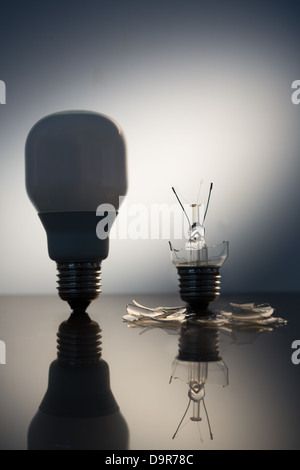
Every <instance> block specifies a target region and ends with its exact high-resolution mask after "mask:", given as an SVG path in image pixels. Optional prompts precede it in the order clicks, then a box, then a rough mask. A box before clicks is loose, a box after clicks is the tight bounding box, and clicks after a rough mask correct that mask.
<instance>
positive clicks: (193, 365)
mask: <svg viewBox="0 0 300 470" xmlns="http://www.w3.org/2000/svg"><path fill="white" fill-rule="evenodd" d="M173 379H179V380H181V381H182V382H184V383H186V384H188V387H189V389H188V397H189V401H188V406H187V408H186V410H185V412H184V415H183V417H182V419H181V421H180V423H179V425H178V427H177V429H176V431H175V433H174V435H173V439H174V438H175V437H176V435H177V433H178V431H179V429H180V428H181V426H182V423H183V421H184V419H185V417H186V415H187V413H188V411H189V408H190V407H191V406H192V414H191V416H190V421H194V422H200V421H202V417H201V412H202V411H201V410H202V408H203V410H204V413H205V415H206V419H207V424H208V428H209V434H210V438H211V439H212V438H213V436H212V431H211V426H210V421H209V417H208V413H207V409H206V406H205V401H204V398H205V386H206V384H208V383H210V384H213V383H214V384H219V385H222V386H223V387H226V386H228V369H227V366H226V364H225V362H224V361H223V360H222V358H221V356H220V351H219V331H218V329H217V328H209V327H202V326H198V325H197V324H185V325H183V327H182V328H181V332H180V338H179V352H178V356H177V357H176V359H175V360H174V362H173V367H172V374H171V378H170V383H171V382H172V380H173Z"/></svg>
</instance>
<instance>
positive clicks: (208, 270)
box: [177, 266, 221, 316]
mask: <svg viewBox="0 0 300 470" xmlns="http://www.w3.org/2000/svg"><path fill="white" fill-rule="evenodd" d="M177 271H178V275H179V293H180V297H181V299H182V300H183V301H184V302H186V304H187V305H188V311H189V312H191V313H194V314H196V315H199V316H205V315H208V314H209V313H210V312H209V309H208V307H209V305H210V304H211V302H213V301H215V300H217V299H218V297H219V296H220V283H221V282H220V278H221V276H220V274H219V267H217V266H178V267H177Z"/></svg>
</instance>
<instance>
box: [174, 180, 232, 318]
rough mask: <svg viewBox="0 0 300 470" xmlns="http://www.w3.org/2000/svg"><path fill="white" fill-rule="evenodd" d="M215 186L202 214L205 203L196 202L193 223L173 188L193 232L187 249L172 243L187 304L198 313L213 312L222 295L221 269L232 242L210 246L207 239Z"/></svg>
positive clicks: (193, 208)
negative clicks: (206, 222) (206, 224)
mask: <svg viewBox="0 0 300 470" xmlns="http://www.w3.org/2000/svg"><path fill="white" fill-rule="evenodd" d="M212 187H213V186H212V184H211V185H210V190H209V196H208V201H207V204H206V209H205V211H204V214H203V215H202V216H201V215H200V209H203V208H202V206H201V205H198V204H192V206H191V207H192V222H191V221H190V219H189V217H188V215H187V213H186V211H185V209H184V207H183V205H182V203H181V202H180V200H179V198H178V196H177V193H176V191H175V190H174V188H173V191H174V193H175V195H176V197H177V199H178V202H179V203H180V205H181V207H182V209H183V211H184V213H185V215H186V217H187V219H188V223H189V231H188V239H187V241H186V243H185V247H184V248H183V249H181V250H177V249H175V248H174V247H173V246H172V244H171V243H170V249H171V255H172V262H173V264H174V265H175V266H176V268H177V271H178V275H179V287H180V296H181V299H182V300H183V301H184V302H186V303H187V305H188V307H189V310H190V313H195V314H196V315H207V314H209V310H208V306H209V304H210V303H211V302H213V301H214V300H216V299H217V298H218V297H219V295H220V277H221V276H220V274H219V269H220V267H221V266H222V265H223V264H224V262H225V260H226V259H227V256H228V246H229V243H228V242H227V241H224V242H223V243H221V244H220V245H215V246H207V244H206V240H205V229H204V222H205V218H206V214H207V209H208V205H209V201H210V195H211V191H212ZM202 212H203V210H202Z"/></svg>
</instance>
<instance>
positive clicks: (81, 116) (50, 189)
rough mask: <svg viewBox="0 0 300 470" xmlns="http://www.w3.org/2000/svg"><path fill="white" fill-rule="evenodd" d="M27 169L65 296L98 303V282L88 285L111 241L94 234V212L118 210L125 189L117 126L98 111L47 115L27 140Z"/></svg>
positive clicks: (122, 149)
mask: <svg viewBox="0 0 300 470" xmlns="http://www.w3.org/2000/svg"><path fill="white" fill-rule="evenodd" d="M25 169H26V189H27V193H28V196H29V198H30V200H31V202H32V203H33V205H34V206H35V208H36V209H37V211H38V214H39V217H40V219H41V221H42V223H43V225H44V228H45V230H46V233H47V239H48V251H49V256H50V258H51V259H53V260H55V261H56V262H57V263H58V270H59V272H60V273H61V275H60V282H61V284H60V285H62V284H64V288H63V289H60V295H61V297H62V298H64V299H65V300H68V299H69V298H70V297H71V298H72V299H74V297H80V296H82V295H86V299H87V300H88V301H89V300H91V299H93V298H95V295H98V293H99V280H97V281H95V282H94V280H93V281H92V284H91V283H90V282H89V280H91V279H94V277H95V276H94V274H95V273H96V271H97V273H98V272H99V265H100V263H101V261H102V260H103V259H105V258H106V257H107V256H108V236H107V238H106V239H104V240H100V239H99V238H98V237H97V234H96V226H97V222H99V218H98V219H97V217H96V210H97V207H98V206H99V205H100V204H110V205H111V206H112V207H114V210H115V211H117V210H118V208H119V200H120V199H119V197H120V196H122V195H125V194H126V189H127V179H126V152H125V143H124V138H123V135H122V132H121V130H120V128H119V126H118V125H117V124H116V123H115V122H113V121H112V120H111V119H110V118H108V117H106V116H103V115H101V114H97V113H94V112H86V111H71V112H61V113H56V114H52V115H50V116H46V117H45V118H43V119H41V120H40V121H38V122H37V123H36V124H35V126H33V128H32V129H31V131H30V132H29V135H28V137H27V141H26V148H25ZM107 235H108V234H107ZM91 263H92V264H91ZM93 263H94V264H93ZM60 268H61V269H60ZM85 268H87V270H86V269H85ZM69 274H70V275H69ZM82 274H83V276H82ZM97 275H98V274H97ZM79 279H80V282H79V283H78V282H77V281H78V280H79ZM65 281H67V282H65ZM66 290H67V292H66ZM63 291H64V292H63ZM79 291H80V292H79ZM96 291H97V292H96ZM72 299H71V300H72Z"/></svg>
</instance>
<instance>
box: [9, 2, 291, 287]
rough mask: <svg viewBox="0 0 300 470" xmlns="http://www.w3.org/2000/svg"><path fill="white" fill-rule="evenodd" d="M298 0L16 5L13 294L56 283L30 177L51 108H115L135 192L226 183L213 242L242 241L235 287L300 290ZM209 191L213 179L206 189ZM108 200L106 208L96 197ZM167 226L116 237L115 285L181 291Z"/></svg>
mask: <svg viewBox="0 0 300 470" xmlns="http://www.w3.org/2000/svg"><path fill="white" fill-rule="evenodd" d="M299 10H300V6H299V2H296V1H289V0H288V1H278V2H276V1H275V2H274V1H272V2H271V1H251V2H250V1H249V2H244V1H211V0H209V1H208V0H207V1H193V0H184V1H175V0H172V1H169V0H167V1H166V0H162V1H156V0H152V1H151V2H150V1H148V2H145V1H130V0H129V1H120V0H116V1H114V0H110V1H95V0H94V1H90V0H88V1H66V0H63V1H60V2H31V1H27V2H22V3H21V2H19V3H16V2H10V3H9V4H8V3H6V5H5V6H3V5H1V28H0V79H1V80H4V81H5V83H6V87H7V96H6V103H7V104H5V105H1V106H0V213H1V233H0V237H1V243H0V256H1V263H0V266H1V268H0V269H1V271H0V275H1V284H0V293H1V294H15V293H54V292H55V266H54V263H53V262H51V261H50V260H49V258H48V254H47V247H46V237H45V233H44V230H43V228H42V226H41V224H40V222H39V220H38V217H37V215H36V213H35V210H34V208H33V207H32V206H31V204H30V202H29V200H28V198H27V195H26V192H25V184H24V144H25V140H26V137H27V134H28V132H29V130H30V128H31V127H32V125H34V124H35V122H36V121H37V120H39V119H40V118H41V117H43V116H45V115H47V114H49V113H52V112H56V111H61V110H65V109H90V110H93V111H97V112H100V113H104V114H107V115H110V116H111V117H112V118H114V119H115V120H116V121H117V122H118V123H119V124H120V125H121V127H122V128H123V131H124V133H125V136H126V141H127V150H128V174H129V192H128V197H127V205H128V207H131V205H132V204H136V203H139V204H145V205H147V207H150V204H151V203H166V204H170V205H171V204H174V202H175V201H174V195H173V193H172V191H171V186H175V187H177V188H178V189H180V192H181V193H182V194H184V195H185V196H186V198H187V199H188V200H189V202H194V200H195V198H196V197H197V194H198V188H199V182H200V180H201V179H202V180H203V181H204V183H205V184H206V185H207V186H208V185H209V183H210V181H213V182H214V192H213V195H212V201H211V206H210V212H209V215H208V218H207V225H206V230H207V241H208V243H209V244H214V243H219V242H221V241H222V240H224V239H226V240H229V241H230V257H229V259H228V261H227V262H226V264H225V266H224V268H223V271H222V273H223V276H222V286H223V290H224V292H225V291H226V292H242V291H299V283H298V265H299V261H300V259H299V241H298V238H299V226H300V223H299V217H298V213H299V209H298V208H299V201H300V189H299V166H300V165H299V148H300V146H299V144H300V134H299V122H300V105H299V107H297V106H295V105H293V104H292V102H291V95H292V90H291V84H292V82H293V81H294V80H296V79H300V60H299V45H300V31H299V23H298V18H299ZM203 198H206V192H205V191H204V193H203ZM95 209H96V208H95ZM176 278H177V275H176V272H175V268H174V267H173V266H172V264H171V262H170V257H169V251H168V244H167V241H166V240H151V239H149V240H112V242H111V247H110V256H109V258H108V260H107V261H105V263H103V281H102V289H103V292H108V293H111V292H125V293H126V292H149V293H150V292H171V291H173V292H176V290H177V279H176Z"/></svg>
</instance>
